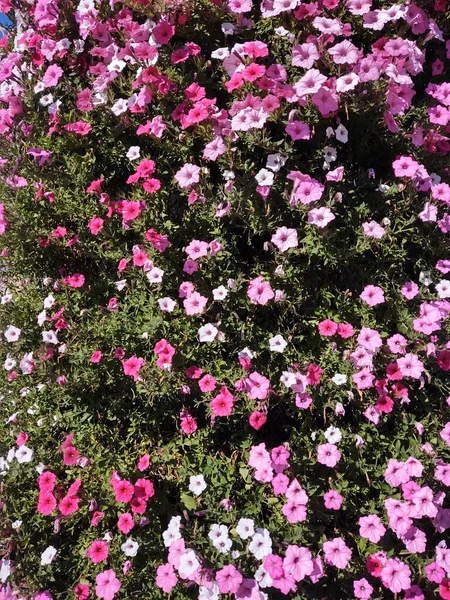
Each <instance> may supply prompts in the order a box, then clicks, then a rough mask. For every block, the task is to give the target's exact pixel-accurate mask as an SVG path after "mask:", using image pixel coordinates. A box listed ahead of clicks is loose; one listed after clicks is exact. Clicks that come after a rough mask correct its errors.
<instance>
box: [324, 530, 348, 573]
mask: <svg viewBox="0 0 450 600" xmlns="http://www.w3.org/2000/svg"><path fill="white" fill-rule="evenodd" d="M323 551H324V554H325V562H326V563H327V564H329V565H333V566H334V567H337V568H338V569H345V568H346V567H347V565H348V563H349V561H350V559H351V557H352V551H351V550H350V548H349V547H348V546H347V545H346V544H345V542H344V540H343V539H342V538H340V537H336V538H334V539H333V540H331V541H330V542H325V543H324V545H323Z"/></svg>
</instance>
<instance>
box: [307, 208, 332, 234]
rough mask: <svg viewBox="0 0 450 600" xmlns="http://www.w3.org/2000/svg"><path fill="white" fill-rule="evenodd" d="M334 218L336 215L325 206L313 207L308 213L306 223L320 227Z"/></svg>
mask: <svg viewBox="0 0 450 600" xmlns="http://www.w3.org/2000/svg"><path fill="white" fill-rule="evenodd" d="M335 218H336V217H335V216H334V214H333V213H332V212H331V210H330V209H329V208H327V207H322V208H313V209H312V210H310V211H309V213H308V223H311V224H312V225H316V226H317V227H319V228H320V229H323V228H324V227H326V226H327V225H328V223H330V222H331V221H333V219H335Z"/></svg>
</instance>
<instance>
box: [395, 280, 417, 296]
mask: <svg viewBox="0 0 450 600" xmlns="http://www.w3.org/2000/svg"><path fill="white" fill-rule="evenodd" d="M400 292H401V294H402V296H404V297H405V298H406V299H407V300H412V299H413V298H415V296H417V294H418V293H419V286H418V285H417V283H414V282H413V281H407V282H406V283H405V284H404V285H403V287H402V289H401V290H400Z"/></svg>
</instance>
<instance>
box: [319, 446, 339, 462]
mask: <svg viewBox="0 0 450 600" xmlns="http://www.w3.org/2000/svg"><path fill="white" fill-rule="evenodd" d="M340 459H341V453H340V452H339V450H338V449H337V446H335V445H334V444H322V445H320V446H318V447H317V462H319V463H320V464H322V465H326V466H327V467H335V466H336V465H337V464H338V462H339V461H340Z"/></svg>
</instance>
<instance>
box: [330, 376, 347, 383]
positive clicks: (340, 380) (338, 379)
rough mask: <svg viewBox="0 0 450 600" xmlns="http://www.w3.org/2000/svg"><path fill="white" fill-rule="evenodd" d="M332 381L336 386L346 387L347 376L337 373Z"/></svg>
mask: <svg viewBox="0 0 450 600" xmlns="http://www.w3.org/2000/svg"><path fill="white" fill-rule="evenodd" d="M331 381H332V382H333V383H335V384H336V385H344V383H347V375H344V374H343V373H336V375H335V376H334V377H332V378H331Z"/></svg>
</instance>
